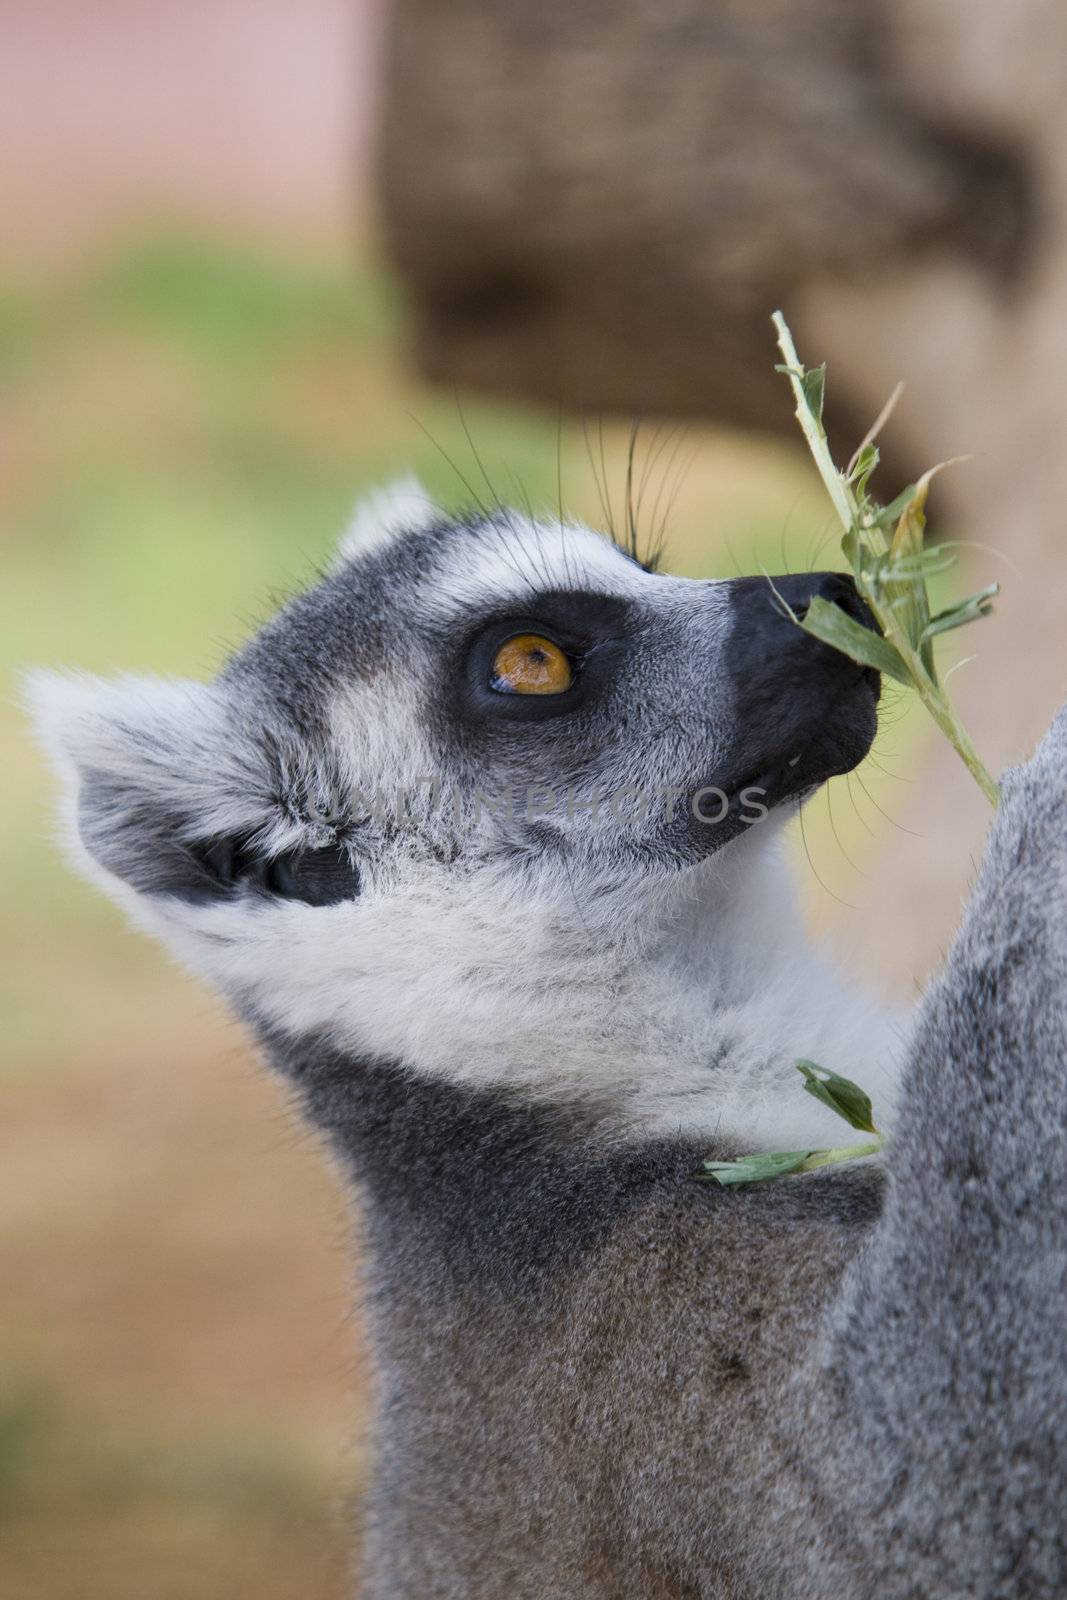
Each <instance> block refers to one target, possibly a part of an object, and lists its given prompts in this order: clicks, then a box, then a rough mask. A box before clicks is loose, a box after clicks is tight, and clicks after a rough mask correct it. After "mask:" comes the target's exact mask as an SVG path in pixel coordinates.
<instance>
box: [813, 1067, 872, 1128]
mask: <svg viewBox="0 0 1067 1600" xmlns="http://www.w3.org/2000/svg"><path fill="white" fill-rule="evenodd" d="M796 1068H797V1071H798V1072H799V1073H801V1074H802V1075H803V1078H804V1087H805V1089H806V1090H807V1091H808V1093H809V1094H810V1095H814V1096H815V1099H816V1100H821V1101H822V1103H823V1105H824V1106H829V1108H830V1110H831V1111H836V1113H837V1115H838V1116H839V1117H843V1118H844V1119H845V1121H846V1122H847V1123H849V1125H850V1126H851V1127H853V1128H859V1129H861V1130H862V1132H864V1133H877V1132H878V1129H877V1128H876V1127H875V1125H874V1110H873V1108H872V1106H871V1100H870V1096H869V1095H868V1094H865V1093H864V1091H863V1090H862V1089H861V1088H860V1086H859V1084H858V1083H853V1082H852V1080H851V1078H842V1077H840V1076H839V1075H838V1074H837V1073H836V1072H831V1071H830V1069H829V1067H820V1066H818V1065H817V1063H816V1062H814V1061H804V1060H800V1061H798V1062H797V1063H796Z"/></svg>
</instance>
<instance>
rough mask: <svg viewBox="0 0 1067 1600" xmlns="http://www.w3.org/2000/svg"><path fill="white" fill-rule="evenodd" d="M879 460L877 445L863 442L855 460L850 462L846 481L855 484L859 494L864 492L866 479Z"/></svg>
mask: <svg viewBox="0 0 1067 1600" xmlns="http://www.w3.org/2000/svg"><path fill="white" fill-rule="evenodd" d="M880 460H881V457H880V456H879V454H878V446H877V445H876V444H873V443H872V444H865V445H864V447H863V449H862V450H861V451H860V453H859V455H858V456H857V457H856V459H855V461H854V462H853V463H852V470H851V472H850V473H849V475H848V481H849V483H854V484H855V485H856V487H857V489H858V491H859V493H860V494H863V493H864V492H865V490H866V488H867V481H868V479H869V478H870V476H871V473H872V472H873V471H874V469H875V467H876V466H877V465H878V463H879V461H880Z"/></svg>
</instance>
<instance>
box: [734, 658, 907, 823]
mask: <svg viewBox="0 0 1067 1600" xmlns="http://www.w3.org/2000/svg"><path fill="white" fill-rule="evenodd" d="M880 694H881V679H880V677H879V675H878V673H876V672H873V671H871V670H870V669H868V668H864V669H863V670H862V671H860V672H857V674H856V678H855V680H854V683H853V685H852V686H851V689H850V692H849V694H848V695H847V696H845V697H844V702H843V703H842V704H841V705H840V706H839V707H838V708H837V714H836V715H835V716H834V717H832V718H824V719H823V720H822V721H821V722H820V724H819V725H818V727H817V728H816V729H815V730H814V731H813V732H812V733H811V734H810V735H809V736H808V737H806V738H803V737H802V738H799V739H798V740H797V741H796V743H795V744H794V746H793V748H792V750H790V751H788V753H783V754H780V755H774V756H764V757H763V758H761V759H760V760H759V761H757V762H755V763H753V765H752V766H751V767H750V768H748V769H747V770H746V772H745V774H744V775H743V776H742V777H741V778H740V779H734V778H730V779H729V780H728V781H727V782H726V783H724V784H723V785H722V789H723V792H724V793H725V795H726V796H727V798H728V800H729V803H730V812H731V814H732V813H733V812H734V811H735V809H736V810H737V811H738V812H739V813H740V812H741V811H742V810H743V809H744V808H745V807H746V806H748V807H749V808H751V807H752V806H755V805H762V806H764V807H765V808H766V809H767V810H768V811H772V810H774V809H775V807H776V806H780V805H782V804H784V803H785V802H786V801H787V800H797V799H803V798H806V797H807V796H808V795H810V794H813V793H814V792H815V790H816V789H818V788H820V787H821V785H822V784H824V783H827V782H828V781H829V779H831V778H836V777H840V776H841V775H842V774H843V773H846V772H851V771H853V769H854V768H855V767H858V766H859V764H860V762H861V761H862V760H863V759H864V757H865V756H866V755H867V753H868V751H869V750H870V748H871V746H872V744H873V743H874V738H875V734H876V732H877V727H878V722H877V707H878V700H879V696H880ZM857 702H858V703H857Z"/></svg>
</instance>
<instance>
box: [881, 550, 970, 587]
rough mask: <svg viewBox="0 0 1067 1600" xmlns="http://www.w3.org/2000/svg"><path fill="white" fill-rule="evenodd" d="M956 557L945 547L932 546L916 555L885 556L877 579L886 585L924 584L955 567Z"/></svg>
mask: <svg viewBox="0 0 1067 1600" xmlns="http://www.w3.org/2000/svg"><path fill="white" fill-rule="evenodd" d="M957 559H958V557H957V556H956V555H955V554H954V552H953V551H952V550H950V549H949V548H948V546H947V545H943V544H933V545H930V546H929V548H927V549H925V550H921V551H919V552H918V554H916V555H910V556H897V557H890V556H886V557H884V558H883V560H882V561H881V563H880V564H879V568H878V576H879V579H881V580H884V581H885V582H886V583H915V582H917V581H918V582H923V583H925V582H926V581H927V579H929V578H936V577H939V576H940V575H941V573H943V572H948V570H949V569H950V568H951V567H954V566H955V565H956V561H957Z"/></svg>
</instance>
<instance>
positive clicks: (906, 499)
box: [871, 483, 918, 528]
mask: <svg viewBox="0 0 1067 1600" xmlns="http://www.w3.org/2000/svg"><path fill="white" fill-rule="evenodd" d="M917 488H918V484H915V483H909V484H908V486H907V488H905V489H901V491H900V493H899V494H898V495H897V497H896V499H895V500H890V502H889V504H888V505H887V506H883V507H882V508H881V510H880V511H876V512H875V513H874V515H873V516H872V518H871V521H872V522H873V524H874V526H875V527H876V528H892V527H895V526H896V524H897V523H898V522H899V521H900V519H901V517H902V516H903V515H904V513H905V511H906V510H907V509H908V507H909V506H910V505H911V502H912V501H913V500H914V499H915V491H916V490H917Z"/></svg>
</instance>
